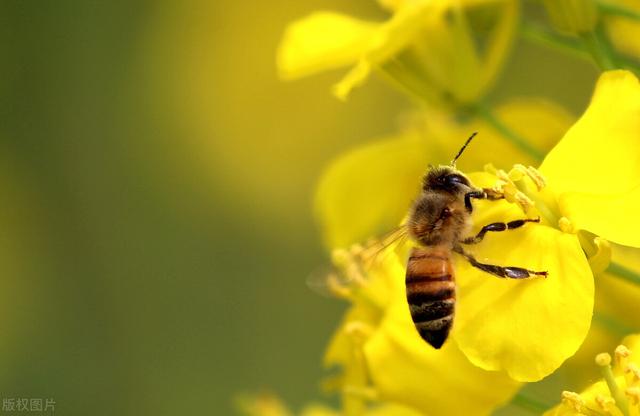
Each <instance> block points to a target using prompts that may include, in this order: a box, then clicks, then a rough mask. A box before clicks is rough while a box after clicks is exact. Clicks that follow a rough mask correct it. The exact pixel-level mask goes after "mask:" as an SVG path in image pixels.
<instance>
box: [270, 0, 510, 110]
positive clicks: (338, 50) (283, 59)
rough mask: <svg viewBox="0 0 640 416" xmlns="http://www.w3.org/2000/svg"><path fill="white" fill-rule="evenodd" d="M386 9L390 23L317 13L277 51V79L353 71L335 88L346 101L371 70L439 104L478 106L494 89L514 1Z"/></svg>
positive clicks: (416, 0)
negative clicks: (347, 68)
mask: <svg viewBox="0 0 640 416" xmlns="http://www.w3.org/2000/svg"><path fill="white" fill-rule="evenodd" d="M381 3H382V5H383V6H384V7H386V8H387V9H389V10H390V11H391V12H392V13H393V15H392V16H391V17H390V18H389V19H388V20H387V21H385V22H371V21H364V20H360V19H356V18H353V17H351V16H346V15H342V14H339V13H334V12H316V13H313V14H311V15H309V16H308V17H306V18H303V19H301V20H299V21H297V22H294V23H293V24H291V25H290V26H289V27H288V28H287V30H286V32H285V34H284V37H283V39H282V42H281V44H280V47H279V48H278V56H277V64H278V69H279V72H280V75H281V76H282V77H283V78H285V79H294V78H298V77H303V76H307V75H311V74H313V73H316V72H320V71H325V70H329V69H334V68H340V67H343V66H351V70H350V71H349V72H348V73H347V74H346V75H345V76H344V77H343V79H342V80H341V81H340V82H339V83H337V84H336V85H335V87H334V93H335V94H336V95H337V96H338V97H339V98H341V99H345V98H346V97H347V96H348V95H349V93H350V91H351V90H352V89H353V88H354V87H356V86H358V85H360V84H362V83H363V82H364V81H365V80H366V79H367V78H368V77H369V75H370V73H371V72H372V71H373V70H379V71H381V72H382V73H383V74H384V75H386V76H387V77H388V78H390V79H391V80H392V81H393V82H395V83H396V84H398V85H399V86H400V87H402V88H403V89H405V90H407V91H408V92H410V93H411V94H413V95H417V96H419V97H421V98H423V99H427V100H428V101H430V102H435V103H439V104H446V105H460V104H470V103H474V102H475V101H476V100H477V99H478V98H479V97H480V96H481V95H482V94H483V93H484V92H485V91H486V90H487V89H488V88H489V87H490V85H491V84H492V82H493V80H494V79H495V77H496V74H497V73H498V71H499V69H500V68H501V66H502V63H503V61H504V58H505V56H506V55H507V52H508V50H509V46H510V44H511V40H512V39H513V36H514V32H515V28H516V23H517V12H518V2H517V1H515V0H463V1H451V0H447V1H429V0H413V1H382V2H381ZM474 35H475V36H476V37H478V36H479V37H481V38H482V39H481V41H477V39H474Z"/></svg>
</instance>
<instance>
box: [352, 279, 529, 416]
mask: <svg viewBox="0 0 640 416" xmlns="http://www.w3.org/2000/svg"><path fill="white" fill-rule="evenodd" d="M398 278H400V276H398ZM364 352H365V357H366V359H367V366H368V368H369V373H370V375H371V379H372V381H373V384H374V385H375V388H376V390H377V391H378V392H379V393H380V396H381V397H382V398H383V399H388V400H393V401H397V402H399V403H405V404H408V405H411V406H413V407H415V408H417V409H420V410H421V411H422V412H424V413H425V414H430V415H445V414H455V415H483V414H489V413H490V412H491V411H492V410H493V409H495V408H496V407H498V406H499V405H500V404H502V403H504V402H506V401H508V400H509V398H510V397H511V396H512V395H513V394H515V392H516V391H517V389H518V388H519V386H520V384H519V383H517V382H515V381H513V380H511V379H510V378H509V377H507V376H506V374H504V373H500V372H488V371H484V370H482V369H480V368H478V367H475V366H474V365H472V364H471V363H470V362H469V360H467V358H466V357H465V356H464V354H462V352H461V351H460V350H459V349H458V347H457V346H456V344H455V343H454V342H448V343H446V344H445V345H444V346H443V347H442V349H440V350H435V349H433V348H432V347H431V346H430V345H428V344H427V343H426V342H425V341H424V340H423V339H422V338H420V336H419V335H418V332H417V331H416V329H415V326H414V325H413V322H412V321H411V317H410V315H409V308H408V306H407V303H406V299H405V297H404V291H403V292H402V293H400V294H399V298H398V299H397V301H396V302H394V304H393V305H392V306H391V307H390V309H389V310H388V312H387V315H386V317H385V319H384V320H383V322H382V324H381V327H380V329H379V330H378V331H376V333H375V334H374V335H373V336H372V337H371V338H370V339H369V340H368V341H367V343H366V344H365V347H364Z"/></svg>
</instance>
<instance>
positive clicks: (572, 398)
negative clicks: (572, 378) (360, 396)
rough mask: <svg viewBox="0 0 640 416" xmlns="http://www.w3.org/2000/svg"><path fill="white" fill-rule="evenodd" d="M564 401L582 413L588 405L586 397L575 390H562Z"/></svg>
mask: <svg viewBox="0 0 640 416" xmlns="http://www.w3.org/2000/svg"><path fill="white" fill-rule="evenodd" d="M562 403H564V404H566V405H567V406H569V407H570V408H572V409H573V410H575V411H576V412H578V413H581V412H582V411H583V410H584V409H585V407H586V403H585V401H584V399H583V398H582V397H580V395H579V394H578V393H575V392H573V391H563V392H562Z"/></svg>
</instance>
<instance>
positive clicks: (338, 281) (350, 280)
mask: <svg viewBox="0 0 640 416" xmlns="http://www.w3.org/2000/svg"><path fill="white" fill-rule="evenodd" d="M406 237H407V227H406V226H404V225H401V226H399V227H397V228H395V229H394V230H392V231H390V232H388V233H386V234H384V235H383V236H381V237H380V238H373V239H370V240H369V241H367V242H366V243H365V244H364V246H361V245H354V246H352V247H351V248H350V249H349V250H344V253H342V254H343V255H344V256H348V258H349V260H348V262H349V264H350V266H351V267H343V268H340V267H338V266H334V267H325V268H320V269H318V270H316V271H314V272H313V273H311V274H310V275H309V277H308V278H307V286H308V287H309V288H310V289H311V290H313V291H314V292H316V293H319V294H321V295H323V296H327V297H338V298H345V297H348V296H349V292H350V290H351V289H352V288H353V287H354V285H356V284H361V283H363V281H365V280H366V275H367V271H368V270H369V269H371V268H373V267H375V266H376V265H377V264H379V262H381V261H382V260H384V257H385V256H386V255H387V254H388V253H389V252H390V250H388V249H389V248H391V247H392V246H393V245H394V244H398V243H401V242H402V241H403V240H404V239H405V238H406ZM343 269H344V270H343Z"/></svg>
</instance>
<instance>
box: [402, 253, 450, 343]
mask: <svg viewBox="0 0 640 416" xmlns="http://www.w3.org/2000/svg"><path fill="white" fill-rule="evenodd" d="M406 285H407V301H408V303H409V310H410V312H411V318H412V319H413V323H414V324H415V326H416V329H417V330H418V332H419V333H420V336H421V337H422V338H423V339H424V340H425V341H427V342H428V343H429V344H431V345H432V346H433V347H434V348H440V347H441V346H442V344H444V341H445V340H446V339H447V336H448V335H449V330H450V329H451V324H452V323H453V311H454V306H455V302H456V288H455V283H454V277H453V265H452V263H451V259H450V257H449V252H448V251H446V250H442V249H435V248H414V249H413V250H412V251H411V255H410V256H409V261H408V263H407V276H406Z"/></svg>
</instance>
